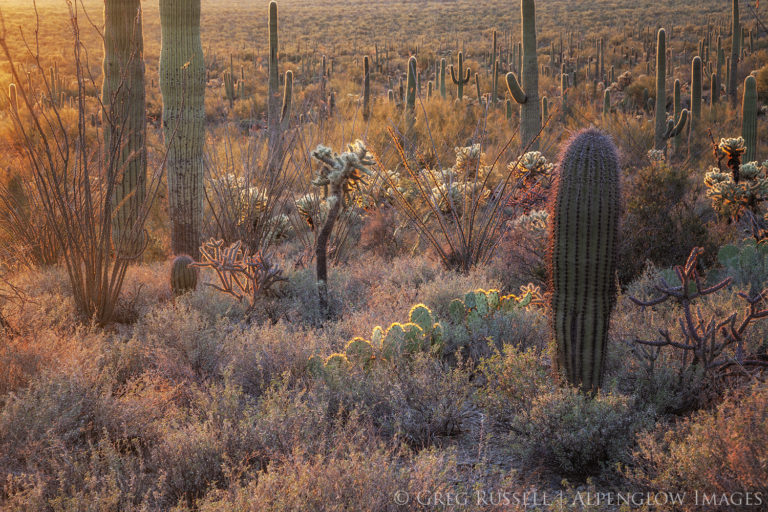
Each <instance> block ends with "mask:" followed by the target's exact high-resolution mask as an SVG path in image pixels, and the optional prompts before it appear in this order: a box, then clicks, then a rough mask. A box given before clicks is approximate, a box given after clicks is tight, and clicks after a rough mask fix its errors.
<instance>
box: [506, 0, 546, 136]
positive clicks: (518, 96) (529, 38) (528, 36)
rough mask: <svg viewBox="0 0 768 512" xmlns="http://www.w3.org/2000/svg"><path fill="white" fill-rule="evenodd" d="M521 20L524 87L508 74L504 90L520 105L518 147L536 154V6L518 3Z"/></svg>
mask: <svg viewBox="0 0 768 512" xmlns="http://www.w3.org/2000/svg"><path fill="white" fill-rule="evenodd" d="M520 11H521V16H522V25H523V30H522V32H523V34H522V54H523V63H522V68H523V69H522V73H521V75H522V78H523V85H522V87H521V86H520V83H519V82H518V80H517V77H516V76H515V74H514V73H507V88H508V89H509V93H510V94H511V95H512V98H514V100H515V101H516V102H517V103H518V104H520V146H521V148H522V150H523V151H536V150H537V149H538V147H539V144H538V141H537V140H535V139H536V137H537V135H538V134H539V130H541V113H540V111H539V108H540V106H539V66H538V63H537V58H536V2H535V1H534V0H520Z"/></svg>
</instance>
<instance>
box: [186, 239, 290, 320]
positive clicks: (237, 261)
mask: <svg viewBox="0 0 768 512" xmlns="http://www.w3.org/2000/svg"><path fill="white" fill-rule="evenodd" d="M200 254H201V256H202V260H203V261H202V262H198V263H193V264H192V265H191V266H193V267H201V268H206V267H207V268H212V269H213V270H214V271H215V272H216V275H217V276H218V278H219V283H220V286H219V285H215V284H210V286H212V287H213V288H216V289H217V290H219V291H221V292H224V293H227V294H229V295H232V296H233V297H234V298H236V299H237V300H239V301H242V300H243V299H246V300H247V301H248V302H249V304H250V308H249V310H251V309H253V308H254V307H255V305H256V302H257V300H258V298H259V296H265V297H276V296H278V292H277V290H276V289H275V285H276V284H277V283H279V282H281V281H287V279H286V278H284V277H283V275H282V274H283V270H282V269H281V268H280V267H279V266H278V265H277V264H276V263H273V262H272V261H271V258H270V256H269V255H268V254H265V253H261V252H257V253H255V254H250V253H249V252H248V250H247V249H245V248H244V247H243V244H242V242H240V241H237V242H235V243H233V244H232V245H230V246H229V247H224V241H223V240H218V241H217V240H213V239H211V240H209V241H208V242H206V243H204V244H203V245H202V247H200Z"/></svg>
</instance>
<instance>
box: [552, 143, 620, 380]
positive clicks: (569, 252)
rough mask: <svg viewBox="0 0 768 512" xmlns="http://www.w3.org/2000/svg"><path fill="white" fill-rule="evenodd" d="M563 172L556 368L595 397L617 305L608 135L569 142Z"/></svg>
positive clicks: (557, 216) (557, 198) (614, 171)
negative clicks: (609, 327) (612, 316)
mask: <svg viewBox="0 0 768 512" xmlns="http://www.w3.org/2000/svg"><path fill="white" fill-rule="evenodd" d="M559 166H560V169H559V172H558V173H557V183H556V184H555V188H554V189H553V192H552V196H551V198H550V211H551V213H550V215H551V216H550V218H551V219H552V224H551V230H552V232H551V235H552V245H551V251H550V264H551V285H552V287H551V289H552V298H551V307H552V323H553V327H554V329H553V331H554V335H555V340H556V342H557V361H558V367H559V369H560V370H561V371H562V372H563V373H564V374H565V377H566V378H567V379H568V381H569V382H570V383H572V384H574V385H577V386H580V387H581V389H582V390H584V391H592V392H594V391H596V390H597V388H598V387H599V385H600V380H601V377H602V372H603V363H604V361H605V354H606V342H607V338H608V325H609V322H610V316H611V311H612V310H613V306H614V304H615V302H616V281H615V279H616V248H617V245H618V226H619V212H620V190H619V159H618V155H617V151H616V147H615V146H614V144H613V142H611V140H610V138H608V136H606V135H604V134H603V133H602V132H600V131H598V130H596V129H588V130H583V131H581V132H579V133H577V134H576V135H575V136H574V137H573V138H571V140H570V141H568V143H567V144H566V145H565V147H564V149H563V150H562V152H561V154H560V164H559Z"/></svg>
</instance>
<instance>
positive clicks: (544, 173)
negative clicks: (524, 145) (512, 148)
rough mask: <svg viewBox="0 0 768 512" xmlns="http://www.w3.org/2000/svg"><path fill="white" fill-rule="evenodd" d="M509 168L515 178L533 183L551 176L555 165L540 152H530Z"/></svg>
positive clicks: (512, 163)
mask: <svg viewBox="0 0 768 512" xmlns="http://www.w3.org/2000/svg"><path fill="white" fill-rule="evenodd" d="M507 168H508V169H509V171H510V172H511V173H512V176H513V177H514V178H517V179H524V180H528V181H531V180H536V179H538V178H542V177H548V176H550V175H551V174H552V170H553V169H554V168H555V165H554V164H552V163H550V162H549V161H547V158H546V157H545V156H544V155H542V154H541V153H540V152H538V151H529V152H528V153H526V154H524V155H523V157H522V158H520V159H519V160H517V161H514V162H511V163H510V164H509V165H508V166H507Z"/></svg>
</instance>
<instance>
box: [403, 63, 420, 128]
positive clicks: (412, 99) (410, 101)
mask: <svg viewBox="0 0 768 512" xmlns="http://www.w3.org/2000/svg"><path fill="white" fill-rule="evenodd" d="M416 66H417V62H416V57H411V58H410V59H408V81H407V89H406V95H405V125H406V130H407V133H408V134H412V133H413V124H414V122H415V121H416V112H415V109H416V73H417V69H418V68H417V67H416Z"/></svg>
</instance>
